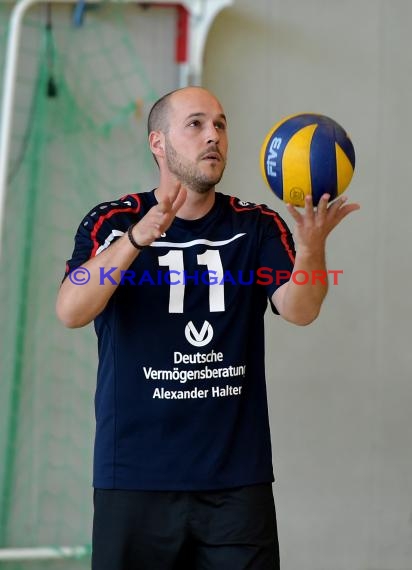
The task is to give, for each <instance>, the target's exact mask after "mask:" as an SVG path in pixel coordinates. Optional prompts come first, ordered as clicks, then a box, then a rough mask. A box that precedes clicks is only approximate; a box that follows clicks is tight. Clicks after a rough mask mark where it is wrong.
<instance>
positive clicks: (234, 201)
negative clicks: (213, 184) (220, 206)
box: [220, 193, 281, 221]
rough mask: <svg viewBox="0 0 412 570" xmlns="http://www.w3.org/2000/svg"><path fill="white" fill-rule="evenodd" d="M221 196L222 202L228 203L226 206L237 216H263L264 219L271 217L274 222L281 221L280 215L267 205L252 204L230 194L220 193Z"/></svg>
mask: <svg viewBox="0 0 412 570" xmlns="http://www.w3.org/2000/svg"><path fill="white" fill-rule="evenodd" d="M220 196H221V200H222V201H223V202H225V203H226V206H227V207H228V208H230V209H231V210H232V211H233V212H235V213H236V214H241V215H249V216H250V215H252V216H258V217H260V216H262V217H263V219H265V218H267V217H269V218H272V221H273V220H274V219H281V216H280V214H279V213H278V212H276V211H275V210H274V209H273V208H270V207H269V206H267V205H266V204H262V203H256V202H252V201H250V200H245V199H243V198H238V197H237V196H231V195H228V194H222V193H220Z"/></svg>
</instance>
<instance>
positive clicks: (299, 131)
mask: <svg viewBox="0 0 412 570" xmlns="http://www.w3.org/2000/svg"><path fill="white" fill-rule="evenodd" d="M260 167H261V171H262V176H263V178H264V180H265V181H266V183H267V184H268V186H269V188H270V189H271V190H272V191H273V192H274V193H275V194H276V196H278V198H280V199H281V200H283V201H284V202H287V203H290V204H293V205H294V206H299V207H302V206H304V204H305V197H306V196H307V195H311V196H312V200H313V204H314V205H315V206H316V205H317V204H318V202H319V200H320V198H321V196H322V195H323V194H325V193H328V194H330V201H332V200H334V199H335V198H336V197H337V196H339V195H340V194H342V193H343V192H344V191H345V190H346V189H347V187H348V186H349V183H350V181H351V180H352V176H353V173H354V170H355V150H354V148H353V144H352V141H351V140H350V138H349V136H348V134H347V133H346V131H345V130H344V129H343V128H342V127H341V126H340V125H339V124H338V123H337V122H336V121H334V120H333V119H331V118H330V117H327V116H325V115H319V114H317V113H301V114H298V115H292V116H290V117H286V118H285V119H283V120H282V121H280V122H278V123H276V125H274V126H273V127H272V128H271V130H270V131H269V133H268V134H267V136H266V138H265V140H264V142H263V144H262V148H261V151H260Z"/></svg>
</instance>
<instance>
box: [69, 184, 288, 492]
mask: <svg viewBox="0 0 412 570" xmlns="http://www.w3.org/2000/svg"><path fill="white" fill-rule="evenodd" d="M156 203H157V202H156V198H155V196H154V192H153V191H152V192H146V193H141V194H134V195H129V196H125V197H124V198H122V199H120V200H119V201H115V202H108V203H104V204H101V205H99V206H97V207H96V208H95V209H94V210H92V211H91V212H90V213H89V214H88V215H87V216H86V218H85V219H84V220H83V222H82V223H81V225H80V227H79V229H78V232H77V235H76V239H75V249H74V252H73V256H72V258H71V260H70V261H68V262H67V268H66V275H67V274H68V273H69V272H70V271H72V270H74V269H75V268H77V267H79V266H81V265H82V264H83V263H85V262H86V261H87V260H88V259H89V258H90V257H92V256H94V255H98V254H99V253H100V252H101V251H103V250H104V249H106V248H107V247H109V246H110V244H111V243H112V242H113V241H114V240H116V239H118V237H119V236H121V235H123V233H124V232H126V231H127V228H128V227H129V225H130V224H132V223H134V222H137V221H138V220H139V219H140V218H142V216H144V215H145V213H146V212H147V211H148V210H149V209H150V208H151V207H153V206H154V205H155V204H156ZM293 262H294V245H293V240H292V237H291V234H290V231H289V229H288V228H287V226H286V224H285V222H284V221H283V220H282V219H281V217H280V216H279V215H278V214H277V213H275V212H274V211H272V210H270V209H268V208H267V207H266V206H262V205H256V204H252V203H248V202H243V201H241V200H238V199H237V198H233V197H230V196H226V195H224V194H221V193H216V200H215V204H214V206H213V208H212V209H211V210H210V211H209V212H208V214H207V215H206V216H204V217H203V218H201V219H199V220H183V219H180V218H176V219H175V220H174V222H173V224H172V226H171V227H170V228H169V229H168V230H167V232H166V233H165V234H164V235H162V237H161V238H159V239H158V240H156V241H155V242H153V243H152V244H151V246H150V247H147V248H146V249H144V250H143V251H142V252H141V253H140V254H139V256H138V257H137V259H136V260H135V261H134V262H133V263H132V265H131V266H130V268H129V270H128V271H127V272H126V273H124V274H123V276H122V278H121V280H120V279H119V281H120V285H119V287H118V288H117V289H116V292H115V293H114V294H113V296H112V297H111V299H110V301H109V303H108V304H107V306H106V308H105V309H104V310H103V312H102V313H101V314H100V315H99V316H98V317H97V318H96V319H95V330H96V333H97V337H98V351H99V366H98V378H97V388H96V396H95V412H96V438H95V450H94V478H93V479H94V480H93V484H94V486H95V487H97V488H110V489H112V488H116V489H137V490H208V489H223V488H230V487H236V486H240V485H250V484H257V483H262V482H270V481H273V480H274V478H273V467H272V450H271V441H270V430H269V417H268V407H267V395H266V381H265V367H264V313H265V310H266V308H267V306H268V298H270V297H271V295H272V294H273V292H274V291H275V290H276V288H277V287H278V286H279V285H281V284H282V283H284V282H285V277H284V276H285V275H286V273H282V274H280V273H276V272H280V271H283V272H291V271H292V269H293ZM111 272H113V270H112V268H110V267H103V266H102V268H100V282H101V283H103V282H109V281H105V280H110V279H111V280H112V281H111V282H113V281H115V280H113V276H112V275H111ZM277 276H282V277H283V280H282V279H278V278H277ZM115 282H116V281H115ZM272 309H273V310H274V311H275V312H276V310H275V308H274V307H273V306H272Z"/></svg>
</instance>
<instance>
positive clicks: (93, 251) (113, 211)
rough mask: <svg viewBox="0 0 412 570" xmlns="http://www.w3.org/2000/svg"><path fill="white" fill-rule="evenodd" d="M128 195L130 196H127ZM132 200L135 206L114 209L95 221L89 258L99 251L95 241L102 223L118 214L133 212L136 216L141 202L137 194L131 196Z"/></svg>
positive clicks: (97, 243)
mask: <svg viewBox="0 0 412 570" xmlns="http://www.w3.org/2000/svg"><path fill="white" fill-rule="evenodd" d="M129 195H130V194H129ZM132 196H133V198H134V199H135V200H136V202H137V206H134V207H132V206H130V207H129V208H116V209H113V210H109V211H108V212H106V214H103V215H102V216H100V217H99V219H98V220H97V222H96V223H95V225H94V227H93V230H92V232H91V234H90V238H91V240H92V242H93V249H92V252H91V256H90V257H94V256H95V255H96V251H97V250H98V249H99V247H100V245H101V244H100V243H99V242H98V241H97V232H98V231H99V230H100V228H101V227H102V225H103V223H104V222H105V221H106V220H108V219H109V218H111V217H112V216H114V215H115V214H119V213H121V212H123V213H125V212H133V213H135V214H137V213H138V212H139V210H140V207H141V201H140V198H139V196H138V195H137V194H132ZM125 198H127V196H125Z"/></svg>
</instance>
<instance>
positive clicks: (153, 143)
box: [149, 131, 165, 158]
mask: <svg viewBox="0 0 412 570" xmlns="http://www.w3.org/2000/svg"><path fill="white" fill-rule="evenodd" d="M149 146H150V150H151V152H152V153H153V154H154V155H155V156H156V158H163V157H164V156H165V136H164V133H162V132H161V131H152V132H151V133H150V135H149Z"/></svg>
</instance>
